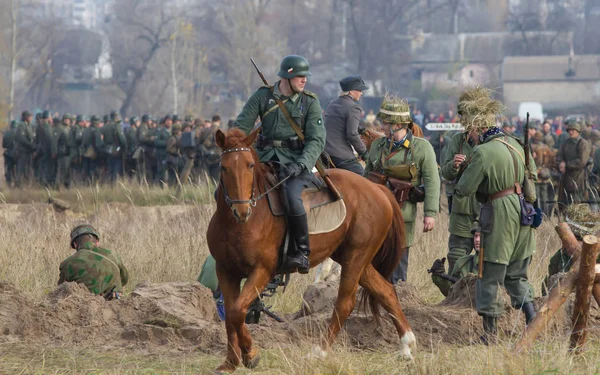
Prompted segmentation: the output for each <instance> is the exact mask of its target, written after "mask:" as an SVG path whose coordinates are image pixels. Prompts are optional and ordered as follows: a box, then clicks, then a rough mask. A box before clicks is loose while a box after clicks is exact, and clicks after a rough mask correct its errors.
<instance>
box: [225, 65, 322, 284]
mask: <svg viewBox="0 0 600 375" xmlns="http://www.w3.org/2000/svg"><path fill="white" fill-rule="evenodd" d="M277 74H278V76H279V77H281V80H280V81H277V82H275V84H274V85H273V86H272V87H267V86H265V87H261V88H259V89H258V90H257V91H256V92H255V93H254V94H253V95H252V96H251V97H250V99H249V100H248V102H247V103H246V104H245V105H244V108H243V110H242V112H241V113H240V114H239V115H238V117H237V119H236V120H235V123H234V124H235V125H234V126H236V127H238V128H240V129H241V130H243V131H244V132H246V133H250V131H251V130H252V128H253V127H254V124H255V121H256V119H257V118H260V119H261V121H262V128H261V134H260V135H259V138H258V139H257V143H256V149H257V150H256V151H257V152H258V156H259V158H260V161H261V162H267V161H278V162H279V163H281V164H283V165H285V171H280V173H284V174H286V175H288V176H289V177H290V178H289V179H288V180H287V181H286V183H285V184H284V185H283V195H284V197H285V201H286V203H287V204H286V205H285V206H286V211H287V212H286V216H287V222H288V226H289V228H290V232H291V235H292V237H293V240H294V244H295V248H294V249H293V250H294V252H293V253H292V254H290V255H288V258H287V260H288V262H287V267H288V268H290V269H291V270H293V269H298V271H299V272H301V273H307V272H308V270H309V269H310V265H309V261H308V255H309V254H310V247H309V234H308V222H307V216H306V212H305V210H304V206H303V205H302V198H301V195H302V191H303V190H304V189H305V188H307V187H309V186H311V185H313V184H314V183H316V181H315V177H314V175H313V173H312V169H313V168H314V166H315V164H316V162H317V159H318V158H319V157H320V155H321V153H322V152H323V150H324V149H325V138H326V132H325V127H324V126H323V119H322V117H321V113H322V110H321V106H320V104H319V100H318V98H317V96H316V95H315V94H313V93H311V92H310V91H308V90H303V91H302V92H292V93H290V95H289V96H285V95H284V94H283V93H282V91H281V89H280V88H281V85H283V84H285V85H286V86H285V87H289V88H290V90H291V91H293V90H294V88H293V87H292V84H291V82H292V80H294V79H295V78H297V77H308V76H310V75H312V73H311V72H310V70H309V64H308V61H307V60H306V59H305V58H304V57H302V56H296V55H290V56H286V57H285V58H283V60H282V61H281V64H280V69H279V72H278V73H277ZM275 99H280V100H281V101H282V102H283V103H284V104H283V105H284V106H285V108H286V109H287V110H288V112H289V113H290V115H291V117H292V118H293V119H294V122H296V124H297V125H298V126H299V127H300V129H301V131H302V133H303V134H304V137H305V139H304V142H301V141H300V140H299V139H298V136H297V135H296V133H295V132H294V130H293V129H292V126H291V125H290V123H289V122H288V120H287V119H286V118H285V116H284V114H283V113H282V112H281V109H280V108H279V106H278V105H277V103H276V102H275Z"/></svg>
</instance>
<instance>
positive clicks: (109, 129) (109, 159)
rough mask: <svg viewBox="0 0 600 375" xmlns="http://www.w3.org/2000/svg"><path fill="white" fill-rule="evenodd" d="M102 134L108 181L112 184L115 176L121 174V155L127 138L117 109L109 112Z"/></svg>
mask: <svg viewBox="0 0 600 375" xmlns="http://www.w3.org/2000/svg"><path fill="white" fill-rule="evenodd" d="M102 135H104V152H105V153H106V168H107V171H106V172H107V174H108V181H109V182H110V183H111V184H114V183H116V182H117V177H118V176H119V175H122V174H123V157H124V155H125V153H126V152H127V140H126V139H125V134H123V127H121V116H119V114H118V113H117V111H112V112H111V113H110V122H109V123H108V124H105V125H104V128H102Z"/></svg>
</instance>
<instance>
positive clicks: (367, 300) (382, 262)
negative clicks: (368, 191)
mask: <svg viewBox="0 0 600 375" xmlns="http://www.w3.org/2000/svg"><path fill="white" fill-rule="evenodd" d="M381 190H382V191H383V192H384V193H385V195H386V197H387V198H388V199H389V201H390V203H391V204H392V209H393V212H394V213H393V217H392V225H391V226H390V229H389V231H388V233H387V236H386V238H385V241H383V245H381V248H380V249H379V251H378V252H377V254H375V257H374V258H373V260H372V261H371V264H372V265H373V267H375V269H376V270H377V272H379V273H380V274H381V276H383V278H384V279H385V280H386V281H387V280H389V278H390V276H391V275H392V273H393V272H394V270H395V269H396V266H397V265H398V263H399V262H400V257H401V256H402V253H404V251H405V250H404V248H405V241H404V239H405V236H404V233H405V230H404V219H403V218H402V209H401V208H400V205H399V204H398V202H396V199H395V198H394V196H393V195H392V193H391V192H390V191H389V190H388V189H386V188H382V189H381ZM361 299H362V301H363V302H364V304H365V307H367V305H368V306H369V307H370V310H371V313H372V314H373V317H374V318H375V321H376V322H377V323H379V303H378V302H377V299H376V298H375V297H374V296H373V295H371V294H370V293H369V292H368V291H367V290H366V289H363V290H362V295H361Z"/></svg>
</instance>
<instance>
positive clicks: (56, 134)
mask: <svg viewBox="0 0 600 375" xmlns="http://www.w3.org/2000/svg"><path fill="white" fill-rule="evenodd" d="M71 118H72V117H71V116H70V115H69V114H68V113H65V114H64V115H63V118H62V122H61V123H60V124H58V125H56V126H54V127H53V129H52V152H53V154H52V157H53V158H55V159H54V160H56V179H55V181H54V187H55V188H56V189H59V188H60V187H61V186H64V187H65V188H67V189H68V188H69V187H71V175H70V165H69V164H70V163H69V161H70V158H69V125H70V124H71Z"/></svg>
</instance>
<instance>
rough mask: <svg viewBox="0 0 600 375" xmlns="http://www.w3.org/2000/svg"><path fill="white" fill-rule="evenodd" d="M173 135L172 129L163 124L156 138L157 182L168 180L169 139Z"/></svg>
mask: <svg viewBox="0 0 600 375" xmlns="http://www.w3.org/2000/svg"><path fill="white" fill-rule="evenodd" d="M170 137H171V129H169V128H167V127H165V126H161V127H160V128H159V129H158V131H157V133H156V138H155V139H154V147H155V149H156V171H157V174H156V176H155V181H154V182H155V183H157V184H160V183H161V182H167V176H166V173H167V140H168V139H169V138H170Z"/></svg>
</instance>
